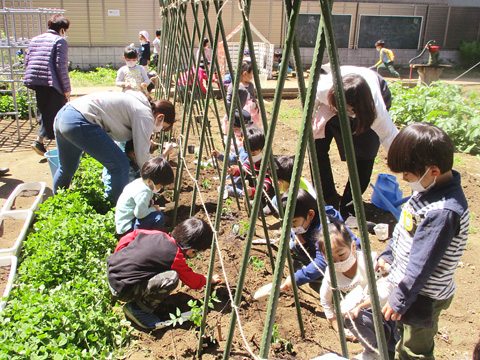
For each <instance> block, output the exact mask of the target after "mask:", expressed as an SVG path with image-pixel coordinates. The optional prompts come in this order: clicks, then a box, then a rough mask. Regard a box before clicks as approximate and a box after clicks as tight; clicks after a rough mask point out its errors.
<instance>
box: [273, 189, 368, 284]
mask: <svg viewBox="0 0 480 360" xmlns="http://www.w3.org/2000/svg"><path fill="white" fill-rule="evenodd" d="M287 199H288V191H287V192H286V193H285V194H284V195H283V198H282V205H283V209H284V210H285V209H286V206H287ZM325 212H326V213H327V219H328V221H330V222H343V219H342V216H341V215H340V213H339V212H338V211H337V210H335V209H334V208H333V206H326V207H325ZM321 229H322V224H321V223H320V215H319V212H318V208H317V201H316V200H315V199H314V198H313V196H312V195H310V193H308V192H307V191H305V190H303V189H299V190H298V195H297V203H296V205H295V211H294V214H293V222H292V232H293V233H294V235H295V236H293V234H292V239H291V240H290V250H291V252H292V258H293V259H294V267H295V283H296V284H297V286H302V285H305V284H309V286H310V287H311V288H312V289H314V290H315V291H317V292H318V291H319V290H320V285H321V283H322V279H323V275H324V273H325V269H326V268H327V262H326V261H325V256H324V255H323V254H322V253H321V251H320V250H319V249H318V247H317V239H318V235H319V233H320V232H321ZM348 231H349V234H350V236H351V238H352V241H354V242H356V243H357V245H358V248H360V240H359V239H357V238H356V237H355V235H354V234H353V233H352V232H351V231H350V230H348ZM304 249H305V250H304ZM311 259H312V260H313V261H312V260H311ZM291 288H292V280H291V278H290V276H289V277H287V279H286V280H285V282H284V283H283V284H282V286H281V287H280V289H281V290H282V291H288V290H290V289H291Z"/></svg>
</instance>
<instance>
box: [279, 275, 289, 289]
mask: <svg viewBox="0 0 480 360" xmlns="http://www.w3.org/2000/svg"><path fill="white" fill-rule="evenodd" d="M291 289H292V279H291V278H290V276H289V277H287V279H286V280H285V282H284V283H283V284H282V285H281V286H280V290H282V291H289V290H291Z"/></svg>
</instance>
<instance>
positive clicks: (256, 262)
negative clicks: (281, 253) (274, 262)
mask: <svg viewBox="0 0 480 360" xmlns="http://www.w3.org/2000/svg"><path fill="white" fill-rule="evenodd" d="M248 263H249V264H250V265H252V267H253V271H254V272H259V271H262V270H263V268H264V266H265V262H264V261H262V260H260V259H259V258H258V257H256V256H250V258H249V259H248Z"/></svg>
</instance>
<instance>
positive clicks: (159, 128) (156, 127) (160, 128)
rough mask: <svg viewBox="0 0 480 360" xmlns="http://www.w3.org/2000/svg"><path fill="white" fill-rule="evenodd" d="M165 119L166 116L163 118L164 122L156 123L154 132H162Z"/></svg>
mask: <svg viewBox="0 0 480 360" xmlns="http://www.w3.org/2000/svg"><path fill="white" fill-rule="evenodd" d="M164 121H165V118H163V119H162V122H161V123H160V125H159V126H157V125H155V128H154V129H153V131H154V132H160V131H162V130H163V122H164ZM156 123H157V122H156V120H155V124H156Z"/></svg>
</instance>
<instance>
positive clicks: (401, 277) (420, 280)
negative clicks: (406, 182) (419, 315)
mask: <svg viewBox="0 0 480 360" xmlns="http://www.w3.org/2000/svg"><path fill="white" fill-rule="evenodd" d="M453 175H454V177H453V179H452V180H450V181H449V182H448V183H446V184H444V185H442V186H436V187H434V188H432V189H431V190H429V191H428V192H425V193H415V194H414V195H413V196H412V198H411V199H410V200H409V201H408V202H407V203H406V204H405V206H404V207H403V209H402V214H401V216H400V220H399V222H398V224H397V225H396V227H395V230H394V232H393V236H392V239H391V240H390V242H389V244H388V246H387V248H386V249H385V251H384V252H383V253H382V255H381V257H383V258H385V260H386V261H387V262H389V263H390V264H392V268H391V270H390V275H389V277H388V278H389V280H390V281H391V282H392V283H393V285H395V286H396V289H395V290H394V291H393V293H392V295H391V296H390V298H389V303H390V305H391V306H392V308H393V309H394V310H395V311H396V312H398V313H400V314H404V313H405V311H406V310H407V309H408V308H409V307H410V305H411V304H412V303H413V302H414V301H415V299H416V297H417V295H418V294H422V295H425V296H428V297H430V298H432V299H436V300H445V299H448V298H450V297H451V296H452V295H453V294H454V293H455V281H454V279H453V275H454V273H455V269H456V268H457V264H458V261H459V260H460V258H461V256H462V254H463V251H464V250H465V245H466V242H467V238H468V229H469V211H468V204H467V200H466V199H465V195H464V193H463V190H462V187H461V184H460V174H459V173H458V172H456V171H453Z"/></svg>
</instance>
